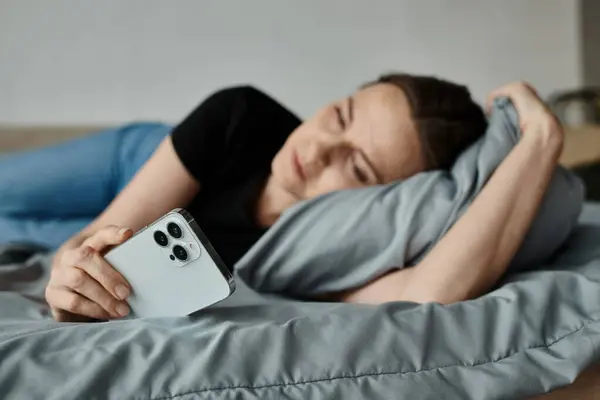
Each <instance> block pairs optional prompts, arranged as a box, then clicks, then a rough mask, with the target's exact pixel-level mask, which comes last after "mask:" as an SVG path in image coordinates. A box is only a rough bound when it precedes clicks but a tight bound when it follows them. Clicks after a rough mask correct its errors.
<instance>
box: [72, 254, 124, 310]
mask: <svg viewBox="0 0 600 400" xmlns="http://www.w3.org/2000/svg"><path fill="white" fill-rule="evenodd" d="M73 265H75V266H77V267H78V268H81V269H82V270H84V271H85V272H87V273H88V274H89V276H91V277H92V278H94V279H95V280H96V281H97V282H98V283H99V284H100V285H102V287H104V289H106V290H107V291H108V292H109V293H110V294H111V295H112V296H113V297H114V298H115V299H117V300H125V299H126V298H127V297H129V295H130V294H131V287H130V286H129V283H128V282H127V280H126V279H125V278H124V277H123V275H121V274H120V273H119V272H117V270H115V269H114V268H113V267H112V266H111V265H110V264H109V263H108V262H106V260H105V259H104V257H102V256H101V255H100V254H99V253H98V252H97V251H94V250H93V249H92V248H88V249H87V252H86V255H85V257H83V258H82V259H80V260H78V261H77V262H76V263H75V264H73Z"/></svg>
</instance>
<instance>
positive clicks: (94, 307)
mask: <svg viewBox="0 0 600 400" xmlns="http://www.w3.org/2000/svg"><path fill="white" fill-rule="evenodd" d="M46 298H47V299H48V303H49V304H50V305H51V306H52V309H53V310H52V313H53V315H54V318H55V319H56V320H57V321H66V320H71V319H70V318H67V316H66V315H65V314H64V312H65V311H66V312H68V313H71V314H75V315H82V316H85V317H89V318H96V319H109V318H110V315H109V314H108V313H107V312H106V311H105V310H104V309H103V308H102V307H100V305H99V304H96V303H94V302H93V301H91V300H89V299H86V298H85V297H83V296H82V295H80V294H79V293H75V292H70V291H68V290H66V289H61V288H58V287H55V286H50V287H48V288H47V289H46Z"/></svg>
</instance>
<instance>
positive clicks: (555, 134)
mask: <svg viewBox="0 0 600 400" xmlns="http://www.w3.org/2000/svg"><path fill="white" fill-rule="evenodd" d="M497 97H508V98H510V100H511V101H512V103H513V105H514V106H515V108H516V110H517V113H518V114H519V124H520V126H521V132H523V137H527V136H535V140H540V139H541V140H542V141H543V142H544V144H550V145H551V148H553V149H555V151H556V154H555V156H556V158H557V159H558V156H559V155H560V152H561V150H562V145H563V139H564V133H563V129H562V127H561V124H560V122H559V121H558V119H557V118H556V117H555V116H554V114H553V113H552V111H550V109H549V108H548V107H547V106H546V104H545V103H544V102H543V101H542V99H541V98H540V97H539V95H538V94H537V92H536V91H535V89H534V88H533V87H531V85H529V84H528V83H526V82H516V83H511V84H509V85H506V86H503V87H501V88H499V89H496V90H494V91H493V92H492V93H491V94H490V95H489V97H488V99H487V110H488V112H489V110H491V107H492V103H493V101H494V99H495V98H497Z"/></svg>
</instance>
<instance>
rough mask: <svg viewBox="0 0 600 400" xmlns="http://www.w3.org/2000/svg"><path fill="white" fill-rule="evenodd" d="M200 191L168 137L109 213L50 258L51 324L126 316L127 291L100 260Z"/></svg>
mask: <svg viewBox="0 0 600 400" xmlns="http://www.w3.org/2000/svg"><path fill="white" fill-rule="evenodd" d="M199 190H200V185H199V183H198V182H197V181H196V180H195V179H194V178H193V177H192V176H191V175H190V173H189V172H188V171H187V170H186V168H185V167H184V166H183V164H182V163H181V161H180V159H179V158H178V156H177V154H176V153H175V149H174V148H173V144H172V142H171V137H167V138H166V139H165V140H164V141H163V142H162V143H161V144H160V146H159V147H158V149H157V150H156V152H155V153H154V154H153V155H152V157H151V158H150V159H149V160H148V161H147V162H146V164H145V165H144V166H143V167H142V168H141V169H140V171H139V172H138V173H137V174H136V176H135V177H134V178H133V180H132V181H131V182H130V183H129V184H128V185H127V187H125V189H124V190H123V191H122V192H121V193H120V194H119V195H118V196H117V197H116V198H115V199H114V200H113V202H112V203H111V204H110V205H109V206H108V208H107V209H106V210H105V211H104V212H103V213H102V214H101V215H100V216H99V217H98V218H97V219H96V220H94V221H93V222H92V223H91V224H90V225H89V226H87V227H86V228H85V229H84V230H83V231H81V232H80V233H78V234H77V235H75V236H74V237H73V238H71V239H70V240H68V241H67V242H65V244H63V245H62V246H61V248H60V249H59V250H58V252H57V253H56V255H55V256H54V260H53V266H52V274H51V278H50V282H49V283H48V286H47V287H46V300H47V301H48V304H50V306H51V308H52V313H53V315H54V318H55V319H56V320H58V321H81V320H88V319H89V318H96V319H109V318H118V317H122V316H124V315H126V314H127V313H128V312H129V308H128V306H127V304H126V303H125V299H126V298H127V296H128V295H129V293H130V291H131V289H130V288H129V285H128V283H127V281H126V280H125V278H124V277H123V276H122V275H121V274H119V273H118V272H117V271H116V270H114V269H113V268H112V267H111V266H110V265H109V264H108V263H107V262H106V261H105V260H104V258H103V257H102V255H103V254H104V253H105V252H106V251H107V250H109V249H110V248H111V247H112V246H115V245H118V244H120V243H122V242H124V241H125V240H127V239H128V238H130V237H131V235H132V234H133V232H134V231H138V230H139V229H141V228H142V227H144V226H145V225H147V224H148V223H150V222H152V221H154V220H156V219H157V218H158V217H160V216H161V215H163V214H165V213H166V212H168V211H169V210H171V209H173V208H177V207H184V206H186V205H187V204H188V203H189V202H190V201H191V200H192V198H193V197H194V196H195V195H196V194H197V193H198V191H199ZM123 226H125V227H128V228H120V227H123Z"/></svg>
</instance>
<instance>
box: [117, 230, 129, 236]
mask: <svg viewBox="0 0 600 400" xmlns="http://www.w3.org/2000/svg"><path fill="white" fill-rule="evenodd" d="M126 233H127V228H121V229H119V236H123V235H125V234H126Z"/></svg>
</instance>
